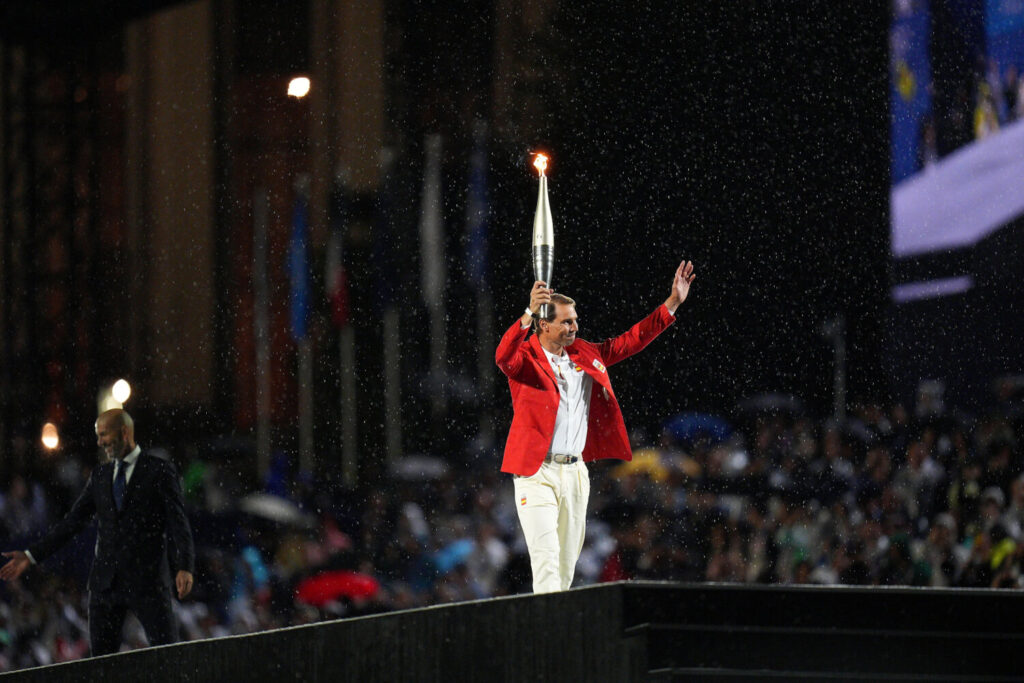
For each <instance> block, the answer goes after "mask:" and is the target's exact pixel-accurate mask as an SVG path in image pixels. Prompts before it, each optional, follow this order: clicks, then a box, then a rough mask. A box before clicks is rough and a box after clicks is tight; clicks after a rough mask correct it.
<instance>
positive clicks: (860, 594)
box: [3, 582, 1024, 683]
mask: <svg viewBox="0 0 1024 683" xmlns="http://www.w3.org/2000/svg"><path fill="white" fill-rule="evenodd" d="M1022 609H1024V594H1022V593H1021V592H1020V591H1010V590H999V591H996V590H946V589H923V588H854V587H820V586H759V585H730V584H680V583H659V582H620V583H610V584H601V585H597V586H588V587H585V588H579V589H575V590H571V591H567V592H564V593H555V594H548V595H522V596H515V597H508V598H496V599H492V600H480V601H474V602H464V603H458V604H454V605H441V606H437V607H428V608H424V609H417V610H409V611H404V612H390V613H387V614H381V615H376V616H371V617H360V618H354V619H342V620H338V621H330V622H322V623H318V624H311V625H308V626H300V627H294V628H288V629H280V630H276V631H266V632H263V633H255V634H251V635H245V636H235V637H230V638H217V639H211V640H202V641H194V642H188V643H179V644H177V645H170V646H165V647H158V648H149V649H145V650H135V651H132V652H126V653H122V654H117V655H110V656H107V657H99V658H96V659H87V660H81V661H78V662H71V663H67V664H58V665H53V666H46V667H39V668H36V669H26V670H23V671H16V672H12V673H9V674H5V675H4V676H3V678H4V680H5V681H8V680H9V681H12V682H13V681H18V682H21V681H25V682H29V681H40V682H42V681H45V682H46V683H58V682H61V681H111V682H112V681H189V682H192V681H195V682H199V681H211V682H213V681H217V682H221V681H266V680H273V681H361V682H362V681H444V682H446V683H450V682H453V681H557V682H558V683H568V682H569V681H715V682H719V681H755V680H758V681H761V680H766V681H769V680H771V681H957V682H960V683H968V682H974V681H1024V647H1022V646H1024V619H1021V617H1020V615H1021V614H1022V613H1024V612H1022Z"/></svg>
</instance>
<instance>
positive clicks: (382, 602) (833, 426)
mask: <svg viewBox="0 0 1024 683" xmlns="http://www.w3.org/2000/svg"><path fill="white" fill-rule="evenodd" d="M1004 398H1005V399H1006V400H1004V401H1002V402H1001V403H1000V405H999V407H997V408H994V409H992V410H990V411H988V412H986V413H985V414H983V415H977V416H969V415H964V414H958V413H955V412H950V411H946V410H943V408H942V406H941V404H940V403H939V402H936V401H929V400H921V401H919V403H918V405H916V406H914V407H913V408H911V409H907V408H904V407H903V406H901V405H890V406H882V405H872V404H865V405H860V406H857V407H855V408H854V409H852V410H851V412H850V414H849V415H847V416H846V417H845V419H843V420H841V421H837V420H833V419H814V418H812V417H810V416H809V413H808V411H805V410H804V409H803V407H802V406H801V405H800V403H799V401H797V400H796V399H793V398H792V397H783V396H765V397H761V398H760V399H759V400H756V401H752V402H748V403H747V404H744V405H742V406H740V407H738V408H737V409H736V410H735V411H733V412H732V413H731V414H729V415H710V414H700V413H687V414H682V415H679V416H676V417H674V418H673V419H672V420H670V421H668V422H667V423H666V424H665V425H664V428H663V430H662V433H661V434H660V435H658V436H657V437H652V438H650V439H644V437H643V436H642V435H635V436H634V445H641V446H642V447H639V448H638V449H637V450H636V452H635V454H634V459H633V460H632V462H629V463H622V462H618V461H615V462H599V463H593V464H591V465H590V474H591V481H592V494H591V500H590V517H589V521H588V530H587V542H586V545H585V548H584V551H583V554H582V556H581V559H580V563H579V566H578V568H577V581H576V584H577V585H586V584H591V583H595V582H603V581H615V580H624V579H655V580H676V581H716V582H756V583H817V584H856V585H910V586H943V587H970V588H1019V587H1021V586H1022V585H1024V578H1022V576H1021V564H1022V557H1024V461H1022V456H1024V451H1022V448H1021V444H1022V441H1021V439H1022V437H1024V431H1022V430H1024V411H1022V410H1021V409H1020V404H1018V403H1015V402H1014V401H1013V400H1011V399H1012V392H1007V393H1006V395H1005V396H1004ZM645 442H646V445H644V444H645ZM467 457H468V462H466V463H462V462H460V463H459V464H457V465H456V464H454V463H450V462H446V461H445V460H442V459H439V458H430V457H423V456H421V457H419V458H414V459H410V460H409V461H408V462H404V463H399V464H398V465H399V466H398V467H396V468H395V470H394V476H393V477H392V478H391V479H389V481H387V482H386V483H384V484H382V485H380V486H379V487H374V488H372V489H370V490H366V491H360V492H351V491H346V490H344V489H342V488H340V487H338V486H335V485H333V484H332V483H331V482H330V481H315V480H312V479H311V478H309V477H305V476H302V475H301V474H297V475H290V474H289V469H288V460H287V459H285V458H280V459H279V460H278V461H276V463H275V466H274V468H272V476H271V477H270V479H269V480H268V481H266V482H264V485H263V488H262V490H261V491H258V492H256V493H252V489H251V488H247V485H246V483H245V482H244V480H243V479H242V478H241V477H239V476H238V473H237V470H236V468H235V467H234V466H233V465H232V464H231V462H230V461H229V460H223V459H218V458H214V457H211V456H210V455H208V454H204V449H192V450H191V451H190V453H188V454H186V455H184V456H182V457H180V458H174V459H176V460H180V462H179V464H180V465H181V469H182V474H183V481H184V485H185V493H186V497H187V501H188V505H189V514H190V519H191V522H192V525H193V529H194V533H195V537H196V546H197V566H196V586H195V589H194V591H193V593H192V595H191V596H189V597H188V598H187V599H186V600H185V601H184V602H181V603H177V602H176V609H177V612H178V616H179V618H180V621H181V626H182V637H183V639H199V638H209V637H216V636H223V635H229V634H239V633H249V632H253V631H259V630H265V629H271V628H276V627H281V626H288V625H295V624H303V623H309V622H314V621H319V620H323V619H334V618H340V617H348V616H355V615H365V614H372V613H376V612H383V611H389V610H397V609H406V608H413V607H419V606H425V605H434V604H439V603H446V602H453V601H462V600H471V599H477V598H485V597H490V596H497V595H509V594H517V593H526V592H529V590H530V568H529V560H528V556H527V554H526V548H525V545H524V541H523V537H522V534H521V532H520V530H519V525H518V521H517V518H516V511H515V507H514V500H513V491H512V484H511V481H510V478H509V477H508V476H507V475H502V474H500V473H499V472H498V467H499V462H500V453H499V452H497V451H496V450H494V449H491V450H484V451H483V452H480V453H476V454H471V455H469V456H467ZM88 474H89V468H88V466H85V465H81V464H78V463H77V461H76V460H75V459H73V458H68V459H66V461H63V462H61V463H55V464H51V466H50V467H49V469H48V470H46V471H45V472H43V473H37V474H36V476H34V477H29V476H24V475H14V476H13V477H12V478H11V479H10V481H9V483H8V484H7V486H6V488H5V490H4V491H3V493H2V496H0V511H2V514H0V520H2V525H3V526H2V534H3V544H2V545H3V547H4V548H5V549H10V548H21V547H23V546H24V543H25V541H26V540H27V539H32V538H36V537H38V535H39V534H41V533H42V532H43V531H44V530H45V529H46V528H47V527H48V525H49V524H50V523H51V522H52V521H53V520H54V519H56V518H57V517H58V516H59V515H61V514H62V513H63V511H64V510H66V509H67V507H68V506H69V505H70V502H71V501H72V500H73V499H74V497H75V496H76V495H77V492H78V491H79V490H80V489H81V487H82V486H83V485H84V481H85V479H86V477H87V476H88ZM91 543H92V538H91V537H89V534H83V535H82V537H81V538H79V539H78V540H76V542H75V543H74V544H73V546H72V547H69V548H67V549H66V551H65V552H63V553H61V554H60V555H59V556H57V557H55V558H53V559H52V560H51V561H49V562H48V563H47V565H45V566H44V568H43V570H42V571H40V570H38V569H37V570H33V571H30V572H28V573H27V574H26V575H25V576H24V577H23V578H22V579H21V581H20V582H18V583H15V584H13V585H4V586H2V587H0V592H2V601H0V669H3V670H10V669H17V668H23V667H28V666H34V665H39V664H46V663H51V662H59V661H66V660H69V659H75V658H78V657H82V656H84V655H86V654H87V652H88V647H87V633H88V631H87V628H88V626H87V613H86V596H85V595H84V591H83V586H84V579H85V576H86V574H87V572H88V568H89V563H90V560H91V548H92V546H91ZM128 630H129V633H128V634H127V637H126V641H127V642H128V643H129V645H128V647H133V646H141V645H143V644H144V643H145V639H144V636H143V634H142V632H141V629H140V628H139V627H138V625H137V624H134V625H132V624H130V625H129V627H128Z"/></svg>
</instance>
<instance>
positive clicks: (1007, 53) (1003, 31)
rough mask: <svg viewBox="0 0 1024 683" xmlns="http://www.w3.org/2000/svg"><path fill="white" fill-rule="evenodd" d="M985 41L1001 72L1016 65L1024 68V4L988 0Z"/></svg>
mask: <svg viewBox="0 0 1024 683" xmlns="http://www.w3.org/2000/svg"><path fill="white" fill-rule="evenodd" d="M985 39H986V41H987V42H988V56H989V57H991V58H992V59H995V60H996V63H997V64H999V67H1000V69H1001V70H1003V71H1005V70H1006V67H1008V66H1010V65H1011V64H1012V65H1015V66H1016V67H1017V68H1018V69H1022V68H1024V2H1022V1H1021V0H988V3H987V6H986V8H985Z"/></svg>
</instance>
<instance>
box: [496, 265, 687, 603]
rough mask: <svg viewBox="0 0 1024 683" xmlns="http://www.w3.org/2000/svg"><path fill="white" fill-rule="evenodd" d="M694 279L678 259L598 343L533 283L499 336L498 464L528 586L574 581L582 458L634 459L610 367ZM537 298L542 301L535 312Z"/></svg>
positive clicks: (586, 480) (558, 299)
mask: <svg viewBox="0 0 1024 683" xmlns="http://www.w3.org/2000/svg"><path fill="white" fill-rule="evenodd" d="M695 278H696V275H694V273H693V264H692V263H690V262H688V261H683V262H682V263H680V264H679V267H678V268H677V269H676V272H675V277H674V278H673V281H672V292H671V294H669V297H668V299H666V300H665V303H664V304H663V305H661V306H659V307H658V308H657V309H656V310H655V311H654V312H653V313H651V314H650V315H648V316H647V317H646V318H644V319H643V320H641V321H640V322H638V323H637V324H636V325H633V327H631V328H630V329H629V331H627V332H626V333H624V334H621V335H619V336H618V337H613V338H612V339H608V340H606V341H603V342H601V343H600V344H592V343H591V342H588V341H585V340H583V339H577V338H576V333H577V332H578V331H579V325H578V324H577V321H578V318H577V316H576V302H575V301H573V300H572V299H570V298H569V297H567V296H563V295H561V294H556V293H554V292H552V291H551V290H550V289H548V287H547V283H545V282H541V281H537V282H535V283H533V289H532V290H531V291H530V305H529V307H528V308H527V309H526V312H525V313H524V314H523V316H522V317H521V318H520V319H519V320H517V321H516V322H515V323H513V324H512V327H510V328H509V329H508V331H507V332H505V334H504V336H502V338H501V341H500V342H499V343H498V349H497V351H496V353H495V361H496V362H497V364H498V367H499V368H501V371H502V372H504V373H505V375H506V376H507V377H508V386H509V389H510V390H511V392H512V408H513V415H512V427H511V429H509V433H508V441H507V442H506V443H505V456H504V458H503V460H502V463H501V471H502V472H508V473H509V474H512V475H513V476H514V485H515V492H516V510H517V511H518V512H519V523H520V525H522V527H523V535H524V536H525V537H526V547H527V549H528V550H529V552H530V566H531V568H532V570H533V592H534V593H547V592H552V591H558V590H566V589H568V588H569V587H570V586H571V585H572V577H573V573H574V572H575V570H576V560H577V559H579V556H580V551H581V550H582V549H583V537H584V533H585V531H586V517H587V500H588V498H589V497H590V477H589V475H588V474H587V468H586V465H585V464H584V462H590V461H592V460H601V459H603V458H617V459H619V460H630V459H631V458H632V450H631V449H630V446H629V438H628V437H627V436H626V425H625V423H624V422H623V420H622V411H621V410H620V409H619V403H618V401H617V400H616V398H615V392H614V391H612V385H611V381H610V380H609V378H608V368H609V367H610V366H612V365H614V364H615V363H618V362H619V361H620V360H623V359H625V358H628V357H629V356H631V355H633V354H634V353H636V352H637V351H639V350H640V349H642V348H644V347H645V346H647V345H648V344H649V343H651V341H652V340H653V339H654V338H655V337H657V336H658V335H659V334H660V333H661V332H662V331H663V330H665V328H667V327H668V326H669V325H671V324H672V322H673V321H674V320H675V312H676V309H677V308H679V305H680V304H682V303H683V301H685V300H686V297H687V295H688V294H689V293H690V284H691V283H693V280H694V279H695ZM543 304H550V305H549V306H548V309H547V310H548V315H547V318H545V319H540V318H538V311H539V310H540V307H541V306H542V305H543ZM531 323H532V324H533V327H534V335H533V336H532V337H530V338H529V339H527V333H528V330H529V329H530V326H531Z"/></svg>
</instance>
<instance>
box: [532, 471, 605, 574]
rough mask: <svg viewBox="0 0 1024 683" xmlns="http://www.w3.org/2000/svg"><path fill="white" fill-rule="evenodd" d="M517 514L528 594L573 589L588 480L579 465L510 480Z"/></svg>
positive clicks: (584, 532) (580, 548)
mask: <svg viewBox="0 0 1024 683" xmlns="http://www.w3.org/2000/svg"><path fill="white" fill-rule="evenodd" d="M513 482H514V484H515V491H516V511H517V512H518V513H519V524H520V525H521V526H522V527H523V535H524V536H525V537H526V548H527V550H529V552H530V567H531V569H532V570H533V592H534V593H551V592H554V591H560V590H567V589H568V588H569V587H570V586H571V585H572V577H573V574H574V573H575V571H576V561H577V560H578V559H579V557H580V551H581V550H583V537H584V536H585V534H586V531H587V500H589V498H590V475H589V473H588V472H587V466H586V465H584V464H583V460H582V459H581V460H578V461H576V462H575V463H574V464H572V465H559V464H558V463H553V462H546V463H544V464H543V465H541V466H540V469H539V470H537V473H536V474H534V475H533V476H531V477H521V476H518V475H517V476H515V477H514V479H513Z"/></svg>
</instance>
